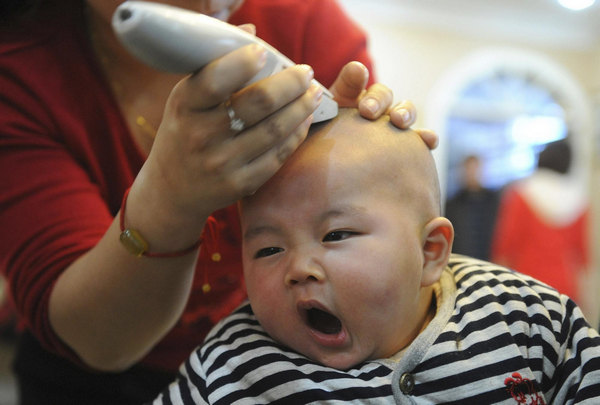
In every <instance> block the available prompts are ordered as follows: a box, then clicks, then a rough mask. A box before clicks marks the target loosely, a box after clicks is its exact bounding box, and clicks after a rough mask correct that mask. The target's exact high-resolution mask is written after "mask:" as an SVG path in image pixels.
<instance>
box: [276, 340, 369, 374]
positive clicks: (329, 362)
mask: <svg viewBox="0 0 600 405" xmlns="http://www.w3.org/2000/svg"><path fill="white" fill-rule="evenodd" d="M285 346H287V347H290V348H292V349H294V350H295V351H296V352H298V353H300V354H302V355H303V356H306V357H308V358H309V359H311V360H312V361H314V362H315V363H318V364H320V365H322V366H325V367H331V368H335V369H336V370H341V371H345V370H349V369H351V368H353V367H356V366H358V365H359V364H362V363H364V362H365V361H368V360H371V359H370V358H369V356H366V355H360V354H357V353H352V352H349V351H337V352H331V353H328V352H327V351H326V350H319V351H317V352H315V351H314V350H306V349H305V348H302V347H294V346H295V345H293V344H285Z"/></svg>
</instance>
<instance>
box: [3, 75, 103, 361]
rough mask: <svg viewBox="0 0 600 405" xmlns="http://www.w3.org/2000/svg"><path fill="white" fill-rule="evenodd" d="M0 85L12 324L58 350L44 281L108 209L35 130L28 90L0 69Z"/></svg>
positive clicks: (88, 240) (95, 231)
mask: <svg viewBox="0 0 600 405" xmlns="http://www.w3.org/2000/svg"><path fill="white" fill-rule="evenodd" d="M0 87H1V88H3V89H4V95H3V96H2V99H0V173H3V174H2V180H1V181H0V207H1V209H0V268H1V269H2V271H3V273H4V275H5V276H6V278H7V281H8V285H9V288H10V293H11V296H12V298H13V299H14V301H15V305H16V308H17V311H18V312H19V315H20V317H19V318H20V321H21V324H20V326H21V327H23V326H25V327H27V328H28V329H30V330H32V331H33V332H34V333H35V334H36V335H37V336H38V338H39V339H40V340H41V341H42V342H43V343H45V345H47V346H51V347H53V348H54V350H56V349H57V348H61V349H63V350H64V349H66V347H65V346H64V345H63V344H62V342H59V341H58V338H57V337H56V336H55V334H54V333H53V332H52V328H51V327H50V324H49V319H48V302H49V296H50V292H51V290H52V286H53V284H54V282H55V281H56V279H57V278H58V276H59V274H60V273H61V272H62V271H63V270H64V269H65V268H66V267H68V265H69V264H70V263H72V262H73V261H74V260H75V259H77V258H78V257H79V256H80V255H82V254H83V253H84V252H86V251H87V250H88V249H90V248H91V247H93V246H94V245H95V244H96V243H97V242H98V240H99V239H100V238H101V237H102V235H103V234H104V232H105V231H106V228H107V227H108V225H109V224H110V223H111V221H112V216H111V215H110V213H109V212H108V209H107V207H106V204H105V203H104V201H103V200H102V199H101V198H100V196H99V191H98V189H97V187H95V186H94V185H93V184H92V183H91V182H90V179H89V176H88V175H87V174H86V173H85V172H84V171H83V169H82V168H81V166H79V165H78V164H77V162H76V161H75V159H74V158H73V156H72V155H71V154H70V153H69V151H68V150H67V149H66V148H65V146H64V145H61V144H59V143H58V142H56V141H54V140H52V139H51V138H50V137H48V136H44V135H42V134H43V133H48V132H49V129H48V128H47V127H46V125H48V123H44V122H40V121H37V119H35V118H34V119H32V116H36V115H38V116H43V115H44V114H43V113H42V110H41V109H39V110H38V109H37V108H36V107H37V106H38V102H37V101H36V100H35V98H33V97H30V96H29V95H28V94H27V93H25V92H23V91H22V90H20V89H17V88H16V87H17V86H15V85H14V84H13V83H11V82H10V81H7V80H6V79H5V78H4V77H1V76H0ZM7 94H10V95H11V96H10V98H9V99H7ZM37 113H39V114H37Z"/></svg>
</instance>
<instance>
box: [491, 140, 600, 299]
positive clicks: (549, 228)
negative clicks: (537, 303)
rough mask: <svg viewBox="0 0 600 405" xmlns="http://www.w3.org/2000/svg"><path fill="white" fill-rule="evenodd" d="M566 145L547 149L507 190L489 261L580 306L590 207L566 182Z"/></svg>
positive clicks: (573, 184) (587, 261)
mask: <svg viewBox="0 0 600 405" xmlns="http://www.w3.org/2000/svg"><path fill="white" fill-rule="evenodd" d="M571 161H572V152H571V147H570V145H569V143H568V141H567V140H560V141H557V142H553V143H550V144H548V145H547V146H546V147H545V148H544V150H543V151H542V152H541V153H540V155H539V160H538V164H537V170H536V172H535V173H533V174H532V175H531V176H530V177H528V178H525V179H524V180H522V181H519V182H517V183H516V184H514V185H512V186H509V187H508V188H507V189H506V191H505V192H504V194H503V196H502V200H501V204H500V209H499V212H498V218H497V222H496V229H495V234H494V239H493V244H492V260H493V261H495V262H497V263H500V264H502V265H504V266H507V267H510V268H512V269H515V270H517V271H519V272H522V273H525V274H528V275H530V276H532V277H535V278H537V279H538V280H540V281H543V282H545V283H547V284H549V285H551V286H552V287H554V288H556V289H558V291H560V292H561V293H563V294H566V295H568V296H569V297H571V298H573V299H574V300H575V301H576V302H579V298H580V295H579V291H578V281H579V278H580V275H581V273H582V272H583V271H586V270H587V268H588V266H589V264H590V258H589V247H588V243H589V239H588V232H589V230H588V226H589V201H588V199H587V196H586V193H585V192H584V190H583V189H582V188H581V187H580V185H578V184H577V183H576V182H574V181H573V180H572V179H570V178H569V176H568V173H569V170H570V168H571Z"/></svg>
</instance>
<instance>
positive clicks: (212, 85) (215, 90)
mask: <svg viewBox="0 0 600 405" xmlns="http://www.w3.org/2000/svg"><path fill="white" fill-rule="evenodd" d="M222 92H223V89H222V87H221V86H220V85H219V83H218V81H217V80H209V81H208V82H207V83H205V84H204V89H203V91H202V92H201V94H202V97H204V98H207V99H210V100H216V99H220V98H221V96H222V94H221V93H222Z"/></svg>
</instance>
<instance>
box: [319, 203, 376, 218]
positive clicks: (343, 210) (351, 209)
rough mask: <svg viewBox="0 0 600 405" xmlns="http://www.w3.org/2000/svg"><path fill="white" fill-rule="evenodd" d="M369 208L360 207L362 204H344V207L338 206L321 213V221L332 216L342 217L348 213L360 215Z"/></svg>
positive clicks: (349, 214)
mask: <svg viewBox="0 0 600 405" xmlns="http://www.w3.org/2000/svg"><path fill="white" fill-rule="evenodd" d="M366 210H367V209H366V208H365V207H360V206H356V205H344V206H342V207H337V208H334V209H330V210H327V211H325V212H324V213H323V214H321V216H320V218H319V219H320V221H321V222H324V221H326V220H328V219H330V218H336V217H341V216H343V215H348V216H352V217H354V216H359V215H360V214H362V213H364V212H365V211H366Z"/></svg>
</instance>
